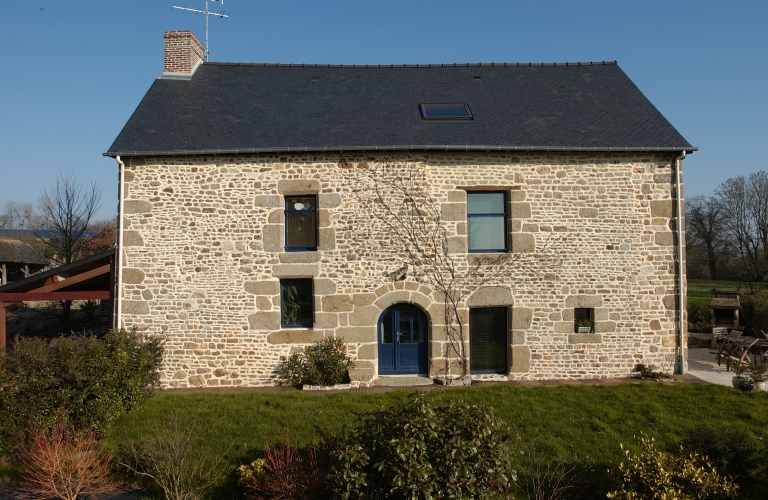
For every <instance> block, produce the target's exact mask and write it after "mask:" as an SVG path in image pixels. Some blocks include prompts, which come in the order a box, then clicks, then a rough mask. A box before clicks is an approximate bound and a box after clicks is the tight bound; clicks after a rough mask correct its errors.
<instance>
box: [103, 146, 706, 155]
mask: <svg viewBox="0 0 768 500" xmlns="http://www.w3.org/2000/svg"><path fill="white" fill-rule="evenodd" d="M698 150H699V148H698V147H692V146H668V147H656V146H594V147H593V146H589V147H583V146H502V145H451V144H445V145H426V144H412V145H392V146H321V147H304V146H287V147H274V148H229V149H224V148H222V149H178V150H171V151H107V152H106V153H102V155H103V156H109V157H112V158H114V157H116V156H121V157H131V156H186V155H227V154H256V153H339V152H358V151H361V152H362V151H545V152H574V153H575V152H609V153H633V152H657V153H675V152H676V153H682V152H685V153H686V154H690V153H693V152H694V151H698Z"/></svg>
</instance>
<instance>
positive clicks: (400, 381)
mask: <svg viewBox="0 0 768 500" xmlns="http://www.w3.org/2000/svg"><path fill="white" fill-rule="evenodd" d="M432 384H434V382H433V381H432V379H431V378H430V377H411V376H403V375H391V376H388V377H387V376H383V377H379V378H377V379H376V380H374V381H373V384H372V385H374V386H378V387H413V386H419V385H432Z"/></svg>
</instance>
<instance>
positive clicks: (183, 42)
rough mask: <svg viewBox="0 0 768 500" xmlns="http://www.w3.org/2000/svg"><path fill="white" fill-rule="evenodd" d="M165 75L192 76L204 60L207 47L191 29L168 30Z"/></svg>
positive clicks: (166, 34)
mask: <svg viewBox="0 0 768 500" xmlns="http://www.w3.org/2000/svg"><path fill="white" fill-rule="evenodd" d="M163 38H165V61H164V63H163V76H164V77H171V78H173V77H179V78H185V77H191V76H192V75H193V74H194V73H195V70H196V69H197V67H198V66H200V64H202V62H203V54H204V53H205V49H204V48H203V44H202V43H200V40H198V39H197V37H196V36H195V35H194V34H193V33H192V32H191V31H189V30H185V31H166V32H165V34H164V35H163Z"/></svg>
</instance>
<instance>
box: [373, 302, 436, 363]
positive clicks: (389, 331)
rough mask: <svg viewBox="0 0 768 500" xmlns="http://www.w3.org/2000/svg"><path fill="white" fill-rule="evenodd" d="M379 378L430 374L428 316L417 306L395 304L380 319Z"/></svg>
mask: <svg viewBox="0 0 768 500" xmlns="http://www.w3.org/2000/svg"><path fill="white" fill-rule="evenodd" d="M378 330H379V332H378V343H379V375H419V374H426V373H427V315H426V314H424V311H422V310H421V309H419V308H418V307H416V306H415V305H413V304H395V305H393V306H390V307H389V308H387V310H385V311H384V312H383V313H381V316H380V317H379V329H378Z"/></svg>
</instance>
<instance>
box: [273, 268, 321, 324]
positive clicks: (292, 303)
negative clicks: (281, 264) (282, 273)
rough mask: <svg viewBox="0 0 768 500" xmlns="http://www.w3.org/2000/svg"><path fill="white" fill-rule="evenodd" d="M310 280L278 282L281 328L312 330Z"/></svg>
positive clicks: (312, 312)
mask: <svg viewBox="0 0 768 500" xmlns="http://www.w3.org/2000/svg"><path fill="white" fill-rule="evenodd" d="M313 315H314V301H313V293H312V279H311V278H306V279H304V278H302V279H289V280H280V324H281V325H282V326H283V328H312V325H313V320H312V318H313Z"/></svg>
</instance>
